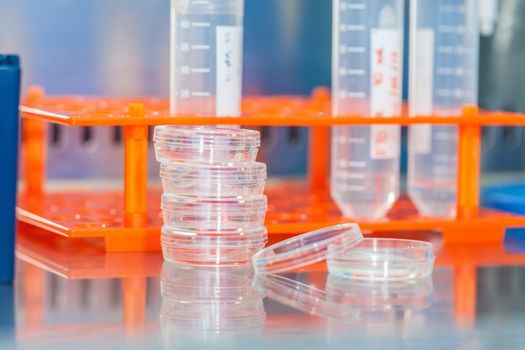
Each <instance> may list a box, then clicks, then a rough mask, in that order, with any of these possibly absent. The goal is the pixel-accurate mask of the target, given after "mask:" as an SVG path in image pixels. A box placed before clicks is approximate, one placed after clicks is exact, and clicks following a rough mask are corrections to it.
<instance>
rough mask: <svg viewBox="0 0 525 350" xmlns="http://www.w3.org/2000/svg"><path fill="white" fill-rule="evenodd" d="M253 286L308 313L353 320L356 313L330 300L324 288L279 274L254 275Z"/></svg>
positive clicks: (267, 295) (287, 304)
mask: <svg viewBox="0 0 525 350" xmlns="http://www.w3.org/2000/svg"><path fill="white" fill-rule="evenodd" d="M254 288H255V289H257V290H258V291H259V292H261V293H263V294H264V295H265V296H266V297H268V298H270V299H272V300H274V301H277V302H278V303H281V304H283V305H286V306H289V307H291V308H294V309H296V310H299V311H302V312H304V313H306V314H309V315H315V316H319V317H323V318H333V319H337V320H341V321H345V322H347V321H355V320H356V319H357V316H358V313H357V312H356V310H354V309H353V308H341V305H339V304H338V303H335V302H332V301H331V300H330V299H329V298H328V294H327V293H326V292H325V291H324V290H320V289H317V288H315V287H312V286H308V285H306V284H303V283H301V282H297V281H294V280H291V279H289V278H286V277H284V276H280V275H273V274H262V275H261V274H258V275H255V279H254Z"/></svg>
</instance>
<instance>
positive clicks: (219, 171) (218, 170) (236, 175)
mask: <svg viewBox="0 0 525 350" xmlns="http://www.w3.org/2000/svg"><path fill="white" fill-rule="evenodd" d="M160 177H161V178H163V179H166V180H169V181H181V182H182V181H212V182H217V181H228V182H252V181H265V180H266V164H264V163H257V162H253V163H245V164H242V165H238V166H216V165H205V164H202V165H199V164H190V163H163V164H161V168H160Z"/></svg>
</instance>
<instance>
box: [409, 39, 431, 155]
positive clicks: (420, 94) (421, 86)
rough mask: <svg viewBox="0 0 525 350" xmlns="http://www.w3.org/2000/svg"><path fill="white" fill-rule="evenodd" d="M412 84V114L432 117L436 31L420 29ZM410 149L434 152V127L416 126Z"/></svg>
mask: <svg viewBox="0 0 525 350" xmlns="http://www.w3.org/2000/svg"><path fill="white" fill-rule="evenodd" d="M412 64H413V66H412V72H411V73H412V74H414V76H413V77H412V84H414V86H413V87H412V90H411V96H410V114H411V115H414V116H418V115H420V116H421V115H431V114H432V106H433V104H434V101H433V96H432V89H433V86H434V31H433V30H432V29H418V31H417V33H416V42H415V62H413V63H412ZM409 147H410V149H411V151H412V152H414V153H415V154H429V153H430V152H431V151H432V126H431V125H414V126H412V128H411V131H410V135H409Z"/></svg>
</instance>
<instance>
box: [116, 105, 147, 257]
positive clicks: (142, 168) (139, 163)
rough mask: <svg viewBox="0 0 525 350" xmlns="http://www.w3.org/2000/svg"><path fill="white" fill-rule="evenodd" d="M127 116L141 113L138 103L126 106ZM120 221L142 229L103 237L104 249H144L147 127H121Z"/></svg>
mask: <svg viewBox="0 0 525 350" xmlns="http://www.w3.org/2000/svg"><path fill="white" fill-rule="evenodd" d="M129 114H130V115H131V116H140V115H143V114H144V106H143V105H142V104H131V105H130V106H129ZM124 157H125V160H124V224H125V226H127V227H134V228H144V232H143V233H142V234H140V233H139V234H136V235H133V236H131V235H126V236H109V237H107V238H106V250H107V251H111V252H118V251H144V250H151V249H152V248H151V247H147V245H149V244H150V241H151V240H147V239H146V238H145V237H144V235H146V230H145V228H146V224H147V199H146V197H147V181H148V168H147V164H148V127H147V126H144V125H139V126H135V125H132V126H125V127H124Z"/></svg>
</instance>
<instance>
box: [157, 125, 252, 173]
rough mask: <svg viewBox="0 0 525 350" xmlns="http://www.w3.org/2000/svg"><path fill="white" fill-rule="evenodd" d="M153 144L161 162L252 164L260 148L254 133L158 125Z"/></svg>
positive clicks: (225, 129)
mask: <svg viewBox="0 0 525 350" xmlns="http://www.w3.org/2000/svg"><path fill="white" fill-rule="evenodd" d="M153 141H154V144H155V154H156V157H157V160H158V161H159V162H161V163H173V162H192V163H207V164H234V163H245V162H255V158H256V157H257V153H258V150H259V147H260V145H261V141H260V134H259V132H258V131H255V130H245V129H228V128H211V127H180V126H176V127H175V126H159V127H156V128H155V135H154V137H153Z"/></svg>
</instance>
